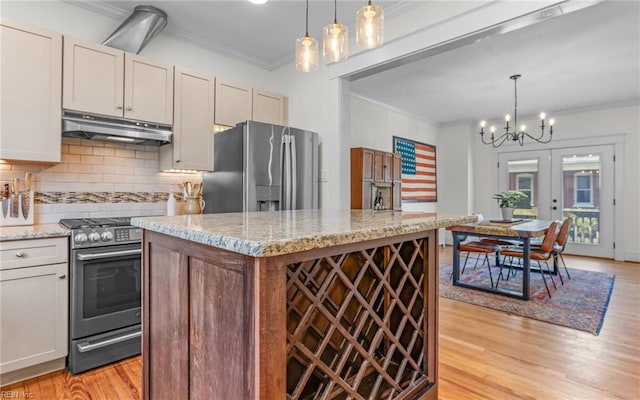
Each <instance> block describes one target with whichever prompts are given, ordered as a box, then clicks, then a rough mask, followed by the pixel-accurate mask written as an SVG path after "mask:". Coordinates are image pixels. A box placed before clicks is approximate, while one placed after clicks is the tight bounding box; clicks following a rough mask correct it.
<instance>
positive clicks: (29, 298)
mask: <svg viewBox="0 0 640 400" xmlns="http://www.w3.org/2000/svg"><path fill="white" fill-rule="evenodd" d="M67 269H68V267H67V263H63V264H53V265H46V266H40V267H29V268H19V269H11V270H4V271H0V299H1V301H0V315H1V317H0V318H1V322H2V323H1V325H2V336H0V347H2V352H1V353H0V373H3V374H4V373H6V372H10V371H14V370H17V369H21V368H25V367H29V366H32V365H36V364H40V363H43V362H46V361H51V360H55V359H58V358H62V357H65V356H66V355H67V331H68V329H69V327H68V320H67V315H68V312H67V302H68V294H67V293H68V289H69V288H68V279H67Z"/></svg>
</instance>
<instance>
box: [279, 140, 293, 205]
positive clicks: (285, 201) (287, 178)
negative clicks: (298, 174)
mask: <svg viewBox="0 0 640 400" xmlns="http://www.w3.org/2000/svg"><path fill="white" fill-rule="evenodd" d="M281 154H282V156H281V157H282V159H283V167H282V207H280V209H281V210H288V209H290V207H291V206H290V203H291V187H290V186H291V149H290V146H289V135H282V153H281Z"/></svg>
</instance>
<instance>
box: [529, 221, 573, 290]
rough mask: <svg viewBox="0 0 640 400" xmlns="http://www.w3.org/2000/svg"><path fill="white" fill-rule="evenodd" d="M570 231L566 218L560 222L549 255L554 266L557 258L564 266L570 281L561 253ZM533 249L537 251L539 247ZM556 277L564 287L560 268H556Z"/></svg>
mask: <svg viewBox="0 0 640 400" xmlns="http://www.w3.org/2000/svg"><path fill="white" fill-rule="evenodd" d="M570 230H571V219H569V218H566V219H565V220H564V221H562V225H560V230H559V231H558V237H557V238H556V242H555V243H554V244H553V248H552V249H551V255H552V256H553V262H554V265H556V266H557V265H558V258H560V260H561V261H562V265H563V266H564V270H565V272H566V273H567V278H568V279H571V275H570V274H569V269H567V264H566V263H565V262H564V257H562V253H563V252H564V249H565V247H567V240H568V239H569V231H570ZM532 248H533V249H539V248H540V245H534V246H532ZM558 276H560V282H561V283H562V284H563V285H564V280H563V279H562V274H561V273H560V268H558Z"/></svg>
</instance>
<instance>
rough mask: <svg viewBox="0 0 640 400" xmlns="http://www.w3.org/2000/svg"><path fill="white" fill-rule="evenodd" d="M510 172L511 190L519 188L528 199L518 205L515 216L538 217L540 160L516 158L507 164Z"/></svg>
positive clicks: (514, 212)
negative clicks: (537, 200)
mask: <svg viewBox="0 0 640 400" xmlns="http://www.w3.org/2000/svg"><path fill="white" fill-rule="evenodd" d="M507 172H508V174H509V190H519V191H521V192H522V193H524V194H525V195H527V199H524V200H522V201H521V202H520V203H518V204H517V205H516V208H515V210H514V211H513V216H514V217H516V218H532V219H536V218H538V209H537V208H536V207H535V197H536V193H537V192H538V188H537V186H536V185H537V179H536V177H537V175H538V160H537V159H532V160H514V161H509V162H508V164H507Z"/></svg>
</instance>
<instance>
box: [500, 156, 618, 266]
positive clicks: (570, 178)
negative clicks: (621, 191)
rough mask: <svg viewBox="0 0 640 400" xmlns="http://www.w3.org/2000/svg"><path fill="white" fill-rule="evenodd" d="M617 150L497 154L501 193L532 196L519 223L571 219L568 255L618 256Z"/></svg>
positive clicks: (520, 209)
mask: <svg viewBox="0 0 640 400" xmlns="http://www.w3.org/2000/svg"><path fill="white" fill-rule="evenodd" d="M613 156H614V145H599V146H585V147H570V148H559V149H551V150H533V151H514V152H504V153H499V155H498V161H499V162H498V187H499V190H500V191H501V192H502V191H505V190H519V191H521V192H523V193H524V194H526V195H527V199H526V200H524V201H522V202H520V204H518V205H517V206H516V210H515V211H514V218H531V219H557V220H562V219H564V218H569V219H571V222H572V224H571V230H570V231H569V241H568V244H567V248H566V251H567V252H568V253H571V254H580V255H586V256H593V257H604V258H613V257H614V237H613V236H614V229H613V228H614V203H613V199H614V162H613Z"/></svg>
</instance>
